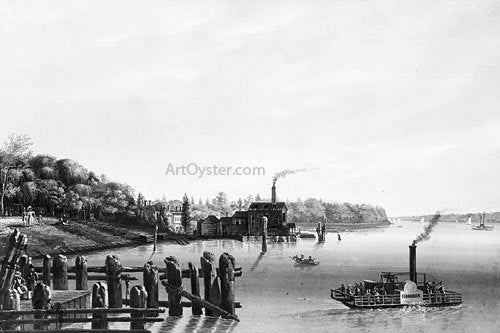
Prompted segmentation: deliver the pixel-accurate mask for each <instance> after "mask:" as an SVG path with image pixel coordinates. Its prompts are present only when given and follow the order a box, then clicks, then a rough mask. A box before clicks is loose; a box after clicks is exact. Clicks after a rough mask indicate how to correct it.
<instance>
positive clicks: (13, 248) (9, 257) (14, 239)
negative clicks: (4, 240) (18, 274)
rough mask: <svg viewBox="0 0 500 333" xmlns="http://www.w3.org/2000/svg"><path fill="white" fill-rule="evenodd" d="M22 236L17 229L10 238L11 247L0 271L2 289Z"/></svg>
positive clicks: (0, 286)
mask: <svg viewBox="0 0 500 333" xmlns="http://www.w3.org/2000/svg"><path fill="white" fill-rule="evenodd" d="M19 236H20V232H19V229H17V228H16V229H15V230H14V232H13V233H12V234H11V235H10V237H9V246H8V248H7V253H6V255H5V258H4V261H3V264H2V269H0V289H1V288H2V287H3V286H4V282H5V280H6V278H7V267H8V266H9V262H10V261H11V260H12V258H13V257H14V254H15V252H16V245H17V244H18V238H19ZM0 304H1V300H0Z"/></svg>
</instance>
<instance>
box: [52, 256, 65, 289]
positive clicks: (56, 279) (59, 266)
mask: <svg viewBox="0 0 500 333" xmlns="http://www.w3.org/2000/svg"><path fill="white" fill-rule="evenodd" d="M52 277H53V283H54V290H68V258H66V256H63V255H62V254H58V255H56V256H55V257H54V260H53V263H52Z"/></svg>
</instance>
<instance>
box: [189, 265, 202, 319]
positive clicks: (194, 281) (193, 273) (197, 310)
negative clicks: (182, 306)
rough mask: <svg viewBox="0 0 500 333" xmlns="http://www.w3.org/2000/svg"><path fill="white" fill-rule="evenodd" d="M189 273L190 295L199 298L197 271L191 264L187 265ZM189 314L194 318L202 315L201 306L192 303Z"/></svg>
mask: <svg viewBox="0 0 500 333" xmlns="http://www.w3.org/2000/svg"><path fill="white" fill-rule="evenodd" d="M189 272H190V278H191V294H192V295H193V296H195V297H200V281H199V279H198V269H197V268H196V266H195V265H193V263H191V262H190V263H189ZM191 312H192V313H193V315H195V316H199V315H201V314H203V311H202V309H201V305H200V304H198V303H193V306H192V308H191Z"/></svg>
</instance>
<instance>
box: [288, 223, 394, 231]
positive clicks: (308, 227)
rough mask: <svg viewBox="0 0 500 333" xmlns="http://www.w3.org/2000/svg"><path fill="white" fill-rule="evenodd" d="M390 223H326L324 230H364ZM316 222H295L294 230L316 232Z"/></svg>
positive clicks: (386, 225)
mask: <svg viewBox="0 0 500 333" xmlns="http://www.w3.org/2000/svg"><path fill="white" fill-rule="evenodd" d="M390 225H391V223H390V222H389V221H385V222H378V223H327V224H326V231H327V232H343V231H353V230H364V229H372V228H383V227H388V226H390ZM316 227H317V224H315V223H307V224H306V223H304V224H297V225H296V228H295V229H296V231H298V230H299V229H300V230H301V231H308V232H316Z"/></svg>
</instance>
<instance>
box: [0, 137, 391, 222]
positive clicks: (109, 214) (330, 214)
mask: <svg viewBox="0 0 500 333" xmlns="http://www.w3.org/2000/svg"><path fill="white" fill-rule="evenodd" d="M31 145H32V143H31V140H30V138H29V137H28V136H26V135H11V136H9V138H8V139H7V141H6V142H5V143H4V145H3V147H2V148H0V214H1V215H4V214H6V213H15V214H19V213H20V210H21V209H22V207H28V206H32V207H36V209H38V210H40V209H41V210H43V213H44V214H49V215H53V216H55V215H61V214H67V215H69V216H72V217H78V218H82V219H86V218H96V219H102V220H110V219H116V220H118V219H119V220H121V221H124V220H130V219H136V218H139V219H140V218H145V217H146V214H144V203H145V201H144V197H143V196H142V195H141V194H140V193H139V195H138V197H137V198H136V197H135V196H134V190H133V189H132V188H131V187H130V186H129V185H127V184H122V183H118V182H114V181H109V180H108V179H107V178H106V177H105V176H104V175H102V176H98V175H96V174H95V173H94V172H92V171H89V170H87V169H86V168H84V167H83V166H82V165H80V164H79V163H78V162H76V161H73V160H70V159H56V158H55V157H53V156H50V155H34V156H33V154H32V153H31V150H30V148H31ZM259 200H261V197H260V195H259V194H257V195H256V196H255V197H253V196H252V195H249V196H247V197H246V198H239V199H238V200H236V201H230V200H229V199H228V197H227V195H226V193H224V192H219V193H218V194H217V195H216V196H215V197H214V198H212V199H206V200H205V201H202V200H201V199H198V201H195V199H194V198H193V197H190V198H189V197H188V196H187V195H185V196H184V198H183V200H167V199H166V198H165V197H163V198H162V199H161V200H155V201H154V202H152V204H153V205H155V207H163V208H162V209H165V207H182V210H183V211H186V212H187V214H186V216H185V220H184V221H183V224H184V225H187V223H188V221H187V220H188V219H194V220H199V219H202V218H205V217H207V216H208V215H215V216H224V215H225V214H228V215H229V216H231V215H232V214H233V213H234V212H235V211H241V210H247V209H248V207H249V206H250V204H251V203H252V202H253V201H259ZM286 204H287V207H288V209H289V211H288V221H289V222H295V223H297V224H300V223H311V222H313V223H316V222H317V221H319V220H323V219H324V218H325V217H326V218H327V219H328V221H330V222H332V223H335V222H349V223H373V222H382V221H386V220H387V216H386V213H385V210H384V209H383V208H381V207H373V206H370V205H366V204H362V205H357V204H349V203H330V202H324V201H322V200H318V199H314V198H309V199H307V200H304V201H303V200H301V199H298V200H296V201H287V202H286Z"/></svg>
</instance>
